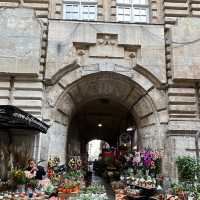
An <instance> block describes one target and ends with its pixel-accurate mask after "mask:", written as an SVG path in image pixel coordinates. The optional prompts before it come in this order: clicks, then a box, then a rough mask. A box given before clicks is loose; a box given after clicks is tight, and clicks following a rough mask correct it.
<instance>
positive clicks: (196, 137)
mask: <svg viewBox="0 0 200 200" xmlns="http://www.w3.org/2000/svg"><path fill="white" fill-rule="evenodd" d="M199 136H200V131H197V133H196V136H195V146H196V159H197V165H199ZM197 179H198V180H199V170H197Z"/></svg>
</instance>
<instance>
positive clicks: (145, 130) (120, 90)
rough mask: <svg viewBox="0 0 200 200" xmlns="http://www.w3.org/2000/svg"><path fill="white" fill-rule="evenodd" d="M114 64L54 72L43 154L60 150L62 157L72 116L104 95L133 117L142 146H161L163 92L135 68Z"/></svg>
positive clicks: (163, 115) (164, 104)
mask: <svg viewBox="0 0 200 200" xmlns="http://www.w3.org/2000/svg"><path fill="white" fill-rule="evenodd" d="M116 66H117V65H116ZM116 66H115V68H114V67H113V66H112V65H111V68H109V69H108V68H107V70H105V68H102V67H99V71H93V70H91V68H90V70H88V68H86V67H79V68H76V69H74V70H72V71H70V72H68V73H64V74H63V75H61V76H60V77H59V76H57V80H56V81H55V82H54V83H53V85H51V86H48V87H47V104H46V108H47V111H48V112H47V113H48V114H49V115H48V118H49V119H50V120H51V128H50V129H49V132H48V137H47V139H46V141H45V144H48V147H46V146H45V147H42V148H44V150H45V152H46V155H56V154H59V155H60V156H61V157H62V160H63V161H64V160H65V151H66V143H67V141H66V138H67V131H68V127H69V124H70V120H71V118H72V116H73V115H74V113H76V110H77V109H78V108H79V107H81V106H82V105H84V104H85V103H87V102H88V101H91V100H95V99H98V98H105V97H106V98H109V99H111V100H115V101H117V102H118V103H120V104H122V105H123V106H125V107H126V108H127V109H128V110H129V111H130V113H131V114H132V115H133V116H134V117H135V119H136V123H137V127H138V132H139V134H140V135H141V140H142V145H143V147H147V146H150V147H152V148H154V149H163V146H164V144H163V140H164V135H165V132H166V121H167V119H166V115H167V110H166V102H165V100H166V98H165V93H164V92H163V91H162V90H159V89H157V88H156V87H155V85H154V83H152V82H151V81H150V80H149V79H147V78H146V77H145V76H143V75H142V74H140V73H138V72H137V71H134V70H132V69H130V71H126V72H125V71H123V70H122V68H121V70H120V69H119V68H118V69H116ZM117 67H119V66H117ZM126 70H127V69H126ZM43 144H44V142H43ZM55 147H56V148H55ZM44 156H45V155H43V157H44Z"/></svg>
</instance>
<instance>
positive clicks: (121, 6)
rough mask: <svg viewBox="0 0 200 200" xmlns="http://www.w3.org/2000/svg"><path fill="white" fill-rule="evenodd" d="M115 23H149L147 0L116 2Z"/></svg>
mask: <svg viewBox="0 0 200 200" xmlns="http://www.w3.org/2000/svg"><path fill="white" fill-rule="evenodd" d="M116 1H117V21H120V22H141V23H148V22H149V3H148V1H149V0H116Z"/></svg>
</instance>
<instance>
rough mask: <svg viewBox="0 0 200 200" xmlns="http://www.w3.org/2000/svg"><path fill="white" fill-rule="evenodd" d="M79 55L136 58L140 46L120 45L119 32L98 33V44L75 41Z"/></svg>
mask: <svg viewBox="0 0 200 200" xmlns="http://www.w3.org/2000/svg"><path fill="white" fill-rule="evenodd" d="M73 45H74V47H75V48H76V54H77V55H78V56H84V55H86V54H88V57H90V58H121V59H123V58H126V59H131V60H132V59H135V58H136V57H137V50H138V48H139V47H138V46H137V47H136V46H133V45H129V46H126V45H119V44H118V35H117V34H108V33H97V35H96V44H92V43H91V44H88V43H83V42H81V43H79V42H76V43H73Z"/></svg>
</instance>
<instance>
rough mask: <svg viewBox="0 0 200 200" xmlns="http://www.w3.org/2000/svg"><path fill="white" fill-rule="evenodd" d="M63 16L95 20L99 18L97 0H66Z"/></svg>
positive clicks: (65, 17)
mask: <svg viewBox="0 0 200 200" xmlns="http://www.w3.org/2000/svg"><path fill="white" fill-rule="evenodd" d="M63 18H64V19H69V20H91V21H95V20H96V19H97V0H64V1H63Z"/></svg>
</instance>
